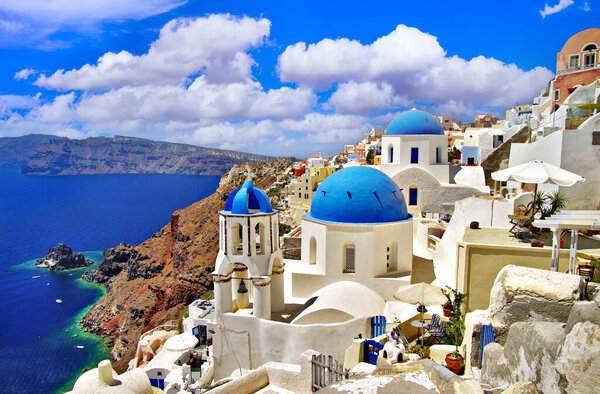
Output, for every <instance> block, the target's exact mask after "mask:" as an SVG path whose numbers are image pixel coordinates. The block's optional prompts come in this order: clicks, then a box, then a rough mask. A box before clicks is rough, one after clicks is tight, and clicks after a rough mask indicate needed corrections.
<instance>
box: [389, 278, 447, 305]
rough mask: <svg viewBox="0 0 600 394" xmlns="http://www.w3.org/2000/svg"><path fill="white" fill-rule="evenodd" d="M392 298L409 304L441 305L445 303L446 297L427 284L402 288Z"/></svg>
mask: <svg viewBox="0 0 600 394" xmlns="http://www.w3.org/2000/svg"><path fill="white" fill-rule="evenodd" d="M394 298H395V299H397V300H398V301H402V302H406V303H409V304H421V305H442V304H443V303H445V302H446V296H445V295H444V293H442V289H441V288H439V287H437V286H434V285H430V284H429V283H416V284H414V285H408V286H405V287H402V288H401V289H400V290H398V292H397V293H396V294H394Z"/></svg>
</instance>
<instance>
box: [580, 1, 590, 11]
mask: <svg viewBox="0 0 600 394" xmlns="http://www.w3.org/2000/svg"><path fill="white" fill-rule="evenodd" d="M582 9H583V10H584V11H585V12H590V11H591V10H592V7H590V3H588V2H587V1H584V2H583V7H582Z"/></svg>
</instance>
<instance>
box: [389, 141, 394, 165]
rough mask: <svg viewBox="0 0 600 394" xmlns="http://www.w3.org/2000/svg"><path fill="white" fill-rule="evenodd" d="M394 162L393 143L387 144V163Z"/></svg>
mask: <svg viewBox="0 0 600 394" xmlns="http://www.w3.org/2000/svg"><path fill="white" fill-rule="evenodd" d="M393 162H394V145H392V144H390V145H389V146H388V163H393Z"/></svg>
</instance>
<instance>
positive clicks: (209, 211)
mask: <svg viewBox="0 0 600 394" xmlns="http://www.w3.org/2000/svg"><path fill="white" fill-rule="evenodd" d="M291 163H292V160H291V159H283V158H279V159H274V160H271V161H267V162H261V163H257V164H254V165H251V167H252V173H253V174H254V176H255V177H254V178H253V182H254V184H255V185H256V186H257V187H259V188H262V189H266V188H267V187H269V186H270V185H271V184H272V183H273V182H275V181H276V178H277V175H278V174H280V173H282V172H283V171H284V170H285V168H287V167H288V166H289V165H290V164H291ZM245 169H246V166H245V165H244V166H241V167H240V168H238V167H237V166H234V168H232V170H231V171H230V172H229V173H227V174H226V175H224V176H223V177H222V178H221V182H220V185H219V188H218V189H217V191H216V192H215V193H214V194H212V195H211V196H209V197H207V198H205V199H204V200H201V201H198V202H196V203H194V204H192V205H190V206H189V207H187V208H184V209H181V210H179V211H176V212H174V213H173V215H172V217H171V222H170V223H169V224H168V225H166V226H165V227H163V228H162V229H160V231H158V232H157V233H156V234H154V235H153V236H152V237H151V238H150V239H148V240H146V241H145V242H143V243H141V244H139V245H136V246H130V245H127V244H120V245H118V246H116V247H115V248H112V249H108V250H106V251H105V252H104V260H103V261H102V262H101V263H100V264H99V265H98V269H96V270H93V271H90V272H88V273H86V274H85V275H84V279H85V280H88V281H94V282H97V283H101V284H103V285H104V286H105V287H106V288H107V294H106V295H105V296H104V297H103V298H102V299H101V300H100V301H99V302H98V303H97V304H96V305H95V306H94V307H93V308H92V309H91V310H90V311H89V312H88V313H87V314H86V315H85V316H84V317H83V319H82V321H81V323H82V324H83V326H84V328H85V329H86V330H88V331H91V332H95V333H98V334H100V335H106V336H110V337H111V338H112V339H113V341H112V346H113V347H112V350H111V354H112V356H113V358H114V359H115V360H116V361H117V362H116V364H115V369H117V370H118V371H123V370H124V369H126V367H127V362H128V361H129V360H130V359H131V358H133V357H134V355H135V350H136V345H137V341H138V339H139V337H140V336H141V334H142V333H144V332H146V331H148V330H149V329H151V328H153V327H156V326H158V325H160V324H163V323H166V322H167V321H169V320H177V319H179V316H180V315H181V312H182V311H183V309H184V308H185V307H186V306H187V304H189V303H190V302H192V301H193V300H194V299H195V298H197V297H199V296H200V295H201V294H202V293H204V292H205V291H206V290H208V289H209V288H211V286H212V280H211V276H210V273H211V272H212V271H213V269H214V262H215V259H216V257H217V252H218V212H219V211H220V210H222V209H223V207H224V206H225V200H226V198H227V196H228V195H229V193H230V192H231V191H232V190H234V189H235V188H237V187H240V186H241V185H242V183H243V181H244V180H245V175H244V173H243V171H244V170H245Z"/></svg>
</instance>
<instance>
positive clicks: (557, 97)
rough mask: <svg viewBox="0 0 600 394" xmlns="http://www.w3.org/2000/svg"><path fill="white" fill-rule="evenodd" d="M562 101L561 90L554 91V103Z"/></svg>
mask: <svg viewBox="0 0 600 394" xmlns="http://www.w3.org/2000/svg"><path fill="white" fill-rule="evenodd" d="M559 99H560V90H558V89H556V90H555V91H554V101H556V100H559Z"/></svg>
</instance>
